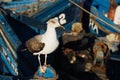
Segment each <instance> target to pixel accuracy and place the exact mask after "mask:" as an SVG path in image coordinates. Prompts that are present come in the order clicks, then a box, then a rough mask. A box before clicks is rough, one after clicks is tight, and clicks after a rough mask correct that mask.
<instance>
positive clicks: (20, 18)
mask: <svg viewBox="0 0 120 80" xmlns="http://www.w3.org/2000/svg"><path fill="white" fill-rule="evenodd" d="M31 1H33V0H31ZM74 1H75V2H77V3H78V4H79V5H81V3H82V1H79V0H74ZM25 2H26V3H25ZM19 3H21V4H20V5H17V4H19ZM6 4H7V5H6ZM25 4H26V5H25ZM30 4H31V3H30ZM23 5H24V6H29V4H28V3H27V1H26V0H23V2H22V1H20V2H19V1H18V2H17V1H16V2H14V1H13V2H6V3H3V5H2V7H1V9H0V43H1V45H0V64H2V65H0V68H1V69H0V73H1V75H0V79H3V78H4V79H9V80H12V79H22V80H27V79H32V78H33V75H34V73H35V72H36V71H37V68H38V66H39V63H38V61H37V59H36V56H33V55H32V54H30V53H29V52H28V51H24V48H25V42H26V41H27V40H28V39H29V38H31V37H33V36H34V35H36V34H42V33H44V32H45V30H46V22H47V21H48V20H49V19H52V18H57V19H58V22H59V24H60V25H64V27H65V28H66V31H68V32H69V31H70V30H71V26H72V24H74V23H76V22H80V14H77V13H78V12H79V13H80V11H81V10H80V9H78V7H76V6H75V5H74V4H72V3H71V2H70V1H69V0H65V1H64V0H55V1H54V0H53V1H52V0H48V1H44V0H43V2H42V3H41V4H40V5H39V6H41V7H40V9H39V10H38V11H39V12H37V13H36V14H34V15H33V14H32V17H31V16H28V15H26V14H24V13H21V12H23V11H24V10H21V9H25V10H28V9H29V8H25V7H23ZM15 6H16V7H18V8H19V9H18V8H17V9H13V8H16V7H15ZM18 10H19V11H18ZM38 19H39V20H38ZM62 32H63V31H62V30H61V29H58V30H57V33H58V37H60V36H61V34H62ZM53 59H54V58H53ZM53 59H51V61H50V62H49V63H52V60H53ZM47 75H50V74H47Z"/></svg>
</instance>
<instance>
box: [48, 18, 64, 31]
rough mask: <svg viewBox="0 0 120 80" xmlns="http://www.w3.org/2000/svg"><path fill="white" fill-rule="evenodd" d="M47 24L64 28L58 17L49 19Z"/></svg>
mask: <svg viewBox="0 0 120 80" xmlns="http://www.w3.org/2000/svg"><path fill="white" fill-rule="evenodd" d="M47 25H48V26H51V27H54V28H57V27H62V28H63V29H64V27H63V26H61V25H60V23H59V21H58V19H57V18H53V19H50V20H49V21H47Z"/></svg>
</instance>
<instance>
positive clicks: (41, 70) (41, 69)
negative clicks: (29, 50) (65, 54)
mask: <svg viewBox="0 0 120 80" xmlns="http://www.w3.org/2000/svg"><path fill="white" fill-rule="evenodd" d="M38 61H39V65H40V72H41V73H44V72H45V71H44V70H43V68H42V65H41V61H40V54H38Z"/></svg>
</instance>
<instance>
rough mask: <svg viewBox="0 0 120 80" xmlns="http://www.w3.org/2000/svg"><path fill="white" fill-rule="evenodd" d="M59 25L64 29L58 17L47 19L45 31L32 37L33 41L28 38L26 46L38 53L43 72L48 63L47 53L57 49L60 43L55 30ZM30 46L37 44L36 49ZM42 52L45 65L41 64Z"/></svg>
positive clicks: (35, 53) (34, 53)
mask: <svg viewBox="0 0 120 80" xmlns="http://www.w3.org/2000/svg"><path fill="white" fill-rule="evenodd" d="M57 27H62V28H63V29H64V27H63V26H61V25H60V24H59V22H58V19H56V18H53V19H50V20H48V21H47V30H46V32H45V33H43V34H40V35H36V36H34V37H32V38H31V39H30V40H31V41H29V40H28V41H27V42H26V47H27V48H28V51H31V52H32V53H33V55H38V61H39V64H40V70H41V72H43V73H44V72H45V70H46V67H45V66H46V64H47V55H48V54H50V53H52V52H53V51H55V50H56V49H57V47H58V45H59V41H58V38H57V34H56V30H55V28H57ZM33 41H34V42H33ZM31 42H32V43H33V44H32V43H31ZM30 44H31V45H30ZM30 46H31V47H32V46H35V47H36V48H35V49H36V50H30V49H31V48H29V47H30ZM37 48H39V49H37ZM41 54H43V55H45V61H44V66H42V65H41V61H40V55H41Z"/></svg>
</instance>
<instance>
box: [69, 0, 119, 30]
mask: <svg viewBox="0 0 120 80" xmlns="http://www.w3.org/2000/svg"><path fill="white" fill-rule="evenodd" d="M69 1H70V2H71V3H73V4H74V5H76V6H77V7H78V8H80V9H82V10H83V11H85V12H86V13H88V14H89V15H92V16H93V17H95V18H96V19H99V20H100V21H102V22H104V23H105V24H107V25H108V26H110V27H112V28H113V29H115V30H117V31H119V32H120V29H118V28H116V27H114V26H113V25H111V24H109V23H107V22H106V21H104V20H103V19H101V18H99V17H97V16H95V15H94V14H92V13H90V12H89V11H87V10H86V9H84V8H83V7H81V6H80V5H78V4H77V3H75V2H74V1H72V0H69Z"/></svg>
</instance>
